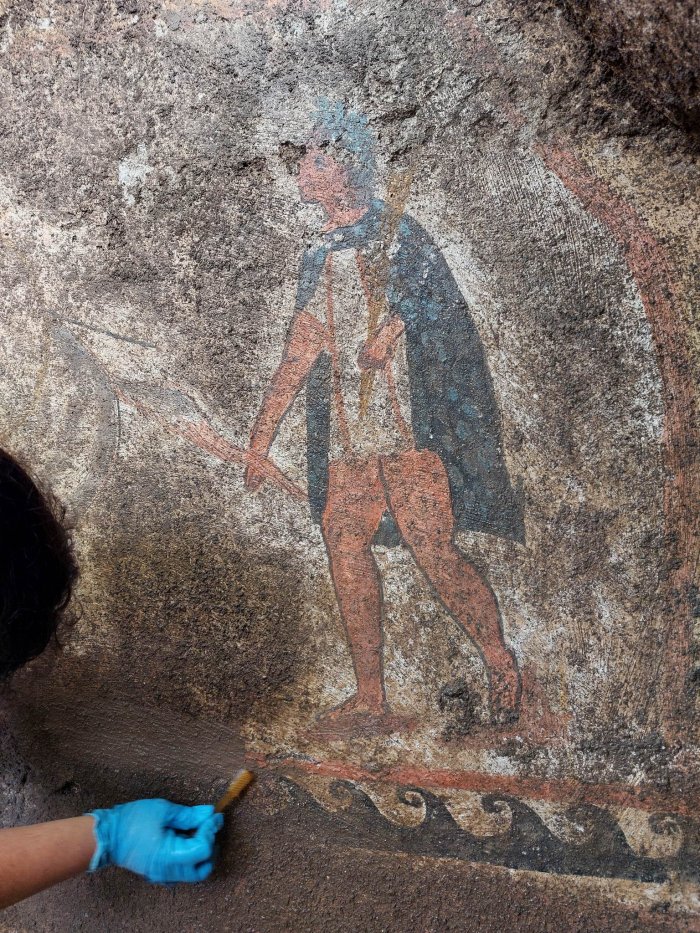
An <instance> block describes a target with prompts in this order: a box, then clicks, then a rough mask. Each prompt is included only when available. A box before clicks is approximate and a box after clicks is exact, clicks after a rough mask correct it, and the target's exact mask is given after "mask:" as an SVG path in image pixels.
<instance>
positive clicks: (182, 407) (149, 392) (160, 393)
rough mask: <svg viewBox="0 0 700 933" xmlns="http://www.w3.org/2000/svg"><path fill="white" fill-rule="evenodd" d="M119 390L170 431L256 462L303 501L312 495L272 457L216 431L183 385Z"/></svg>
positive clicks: (227, 456)
mask: <svg viewBox="0 0 700 933" xmlns="http://www.w3.org/2000/svg"><path fill="white" fill-rule="evenodd" d="M115 392H116V395H117V398H118V399H119V400H120V401H121V402H123V403H124V404H125V405H128V406H129V407H131V408H135V409H136V411H139V412H141V414H144V415H147V416H148V417H150V418H152V419H153V420H154V421H156V422H157V423H158V424H160V425H162V427H164V428H165V430H166V431H168V432H169V433H170V434H175V435H177V436H178V437H182V438H184V439H185V440H187V441H189V442H190V443H191V444H194V445H195V446H196V447H199V448H200V449H201V450H204V451H206V452H207V453H209V454H212V455H213V456H214V457H218V458H219V460H224V461H225V462H227V463H238V464H241V465H242V466H254V467H255V469H256V470H257V471H258V472H259V473H261V474H262V475H263V476H264V477H265V479H266V480H269V481H270V482H272V483H275V485H277V486H279V487H280V489H283V490H284V491H285V492H286V493H289V495H290V496H292V498H294V499H298V500H302V501H303V500H305V499H307V498H308V497H307V494H306V491H305V490H304V489H302V488H301V486H298V485H297V484H296V483H295V482H293V481H292V480H291V479H289V477H288V476H287V475H286V474H285V473H283V472H282V470H280V468H279V467H278V466H277V464H276V463H274V462H273V461H272V460H270V458H269V457H266V456H264V454H260V453H258V452H257V451H255V450H250V449H248V448H244V447H238V446H237V445H236V444H232V443H231V442H230V441H227V440H226V438H225V437H223V436H222V435H221V434H219V433H218V432H217V431H215V430H214V428H212V426H211V425H210V424H209V421H208V420H207V418H206V416H205V415H204V413H203V412H202V410H201V408H200V407H199V406H198V405H197V403H196V402H195V401H193V399H191V398H190V396H189V395H186V394H185V393H184V392H182V391H181V390H180V389H160V388H155V387H152V386H148V385H144V384H143V383H138V382H131V383H122V384H121V385H120V386H119V387H115ZM159 403H160V406H161V407H166V408H170V409H171V412H172V413H171V414H170V415H169V416H168V415H167V414H165V413H164V412H163V411H162V410H159V407H157V406H158V404H159ZM173 408H174V409H175V411H174V412H173V411H172V410H173Z"/></svg>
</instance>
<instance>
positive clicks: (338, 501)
mask: <svg viewBox="0 0 700 933" xmlns="http://www.w3.org/2000/svg"><path fill="white" fill-rule="evenodd" d="M385 508H386V499H385V493H384V488H383V486H382V482H381V478H380V475H379V461H378V459H377V458H376V457H372V458H370V459H362V460H347V461H335V462H334V463H331V464H330V470H329V480H328V498H327V502H326V509H325V511H324V513H323V521H322V529H323V538H324V541H325V542H326V548H327V550H328V558H329V562H330V568H331V576H332V578H333V585H334V587H335V592H336V596H337V598H338V606H339V608H340V615H341V617H342V620H343V624H344V625H345V631H346V632H347V637H348V644H349V646H350V653H351V655H352V661H353V666H354V668H355V677H356V679H357V693H356V694H355V695H354V696H352V697H351V698H350V699H349V700H347V701H346V702H345V703H344V704H343V705H342V707H340V708H339V709H338V710H337V711H335V714H331V715H338V714H341V713H351V712H357V713H369V714H380V713H382V712H383V711H384V709H385V693H384V673H383V667H382V592H381V581H380V577H379V570H378V569H377V565H376V563H375V561H374V557H373V556H372V550H371V543H372V538H373V537H374V534H375V532H376V530H377V528H378V527H379V522H380V521H381V518H382V514H383V512H384V509H385Z"/></svg>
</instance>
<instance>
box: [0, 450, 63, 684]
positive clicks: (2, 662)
mask: <svg viewBox="0 0 700 933" xmlns="http://www.w3.org/2000/svg"><path fill="white" fill-rule="evenodd" d="M64 517H65V512H64V509H63V508H62V507H61V506H60V504H59V503H58V502H57V501H56V500H55V499H54V497H53V496H52V495H51V494H50V493H48V492H44V491H42V489H41V488H40V486H39V484H38V483H37V482H36V481H35V480H34V479H33V478H32V476H31V474H30V473H29V471H28V470H26V469H25V468H24V467H23V466H22V465H21V464H20V463H19V462H18V461H17V460H16V459H15V458H14V457H12V456H11V455H10V454H9V453H7V452H6V451H3V450H1V449H0V680H2V679H4V678H6V677H8V676H9V675H10V674H12V673H13V671H16V670H17V668H19V667H21V666H22V665H23V664H26V663H27V661H31V659H32V658H35V657H36V656H37V655H39V654H41V652H42V651H43V650H44V648H46V646H47V645H48V643H49V641H50V640H51V638H52V637H53V636H54V635H55V634H56V632H57V630H58V627H59V625H60V623H61V621H62V619H63V616H64V613H65V610H66V607H67V606H68V603H69V602H70V598H71V592H72V589H73V584H74V583H75V580H76V578H77V575H78V568H77V565H76V563H75V559H74V556H73V547H72V541H71V536H70V532H69V531H68V529H67V527H66V525H65V524H64Z"/></svg>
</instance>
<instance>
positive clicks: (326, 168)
mask: <svg viewBox="0 0 700 933" xmlns="http://www.w3.org/2000/svg"><path fill="white" fill-rule="evenodd" d="M298 182H299V189H300V192H301V195H302V197H303V199H304V200H305V201H311V202H314V203H318V204H320V205H321V206H322V207H323V209H324V211H325V213H326V215H327V224H326V226H325V230H326V231H329V230H334V229H337V228H340V227H346V226H348V225H350V224H353V223H355V222H357V221H358V220H359V219H360V218H361V217H362V216H363V214H364V213H365V211H366V207H364V206H362V202H361V192H358V191H355V190H353V188H352V186H351V184H350V181H349V178H348V174H347V172H346V170H345V168H344V167H343V166H342V165H340V164H339V163H338V162H337V161H336V160H335V159H334V158H333V157H332V156H330V155H328V154H327V153H326V152H324V151H322V150H321V149H319V148H316V147H312V148H310V149H309V150H308V151H307V153H306V155H305V156H304V158H303V159H302V161H301V163H300V168H299V176H298ZM331 262H332V254H330V256H329V259H328V263H331ZM329 300H332V298H330V299H329ZM402 331H403V323H402V322H401V320H400V319H399V318H397V317H396V316H390V317H389V318H388V319H387V320H386V321H385V322H384V323H383V324H382V325H380V326H379V328H378V329H377V331H376V332H375V334H374V335H373V336H372V337H371V338H370V339H369V340H368V341H367V342H366V344H365V346H364V347H363V349H362V351H361V352H360V354H359V358H358V365H359V367H360V369H362V370H365V371H367V370H372V369H375V370H376V369H383V368H385V367H386V366H388V365H389V364H390V363H391V360H392V356H393V353H394V351H395V348H396V345H397V342H398V340H399V337H400V336H401V333H402ZM333 342H334V341H333V334H332V332H331V329H330V327H329V326H326V325H323V324H321V323H320V322H319V321H318V320H317V319H316V318H315V317H313V315H311V314H309V313H308V312H306V311H301V312H300V313H298V314H297V316H296V318H295V319H294V321H293V323H292V326H291V328H290V331H289V334H288V337H287V342H286V345H285V349H284V353H283V356H282V361H281V362H280V365H279V367H278V369H277V371H276V373H275V375H274V376H273V379H272V382H271V384H270V387H269V389H268V391H267V393H266V395H265V399H264V401H263V404H262V408H261V410H260V413H259V415H258V418H257V420H256V422H255V425H254V427H253V431H252V434H251V442H250V447H251V450H252V451H254V452H256V453H258V454H261V455H263V456H265V455H267V453H268V451H269V449H270V446H271V444H272V441H273V439H274V436H275V432H276V430H277V427H278V425H279V423H280V421H281V419H282V418H283V417H284V415H285V413H286V412H287V410H288V409H289V407H290V405H291V404H292V402H293V400H294V398H295V397H296V395H297V393H298V392H299V390H300V389H301V387H302V386H303V384H304V382H305V381H306V379H307V377H308V375H309V373H310V372H311V369H312V367H313V365H314V363H315V361H316V359H317V357H318V355H319V354H320V353H321V352H322V351H324V350H327V351H328V352H329V353H331V355H332V354H333ZM341 431H342V425H341ZM265 478H266V477H265V476H264V475H263V473H262V472H261V471H260V470H259V469H257V468H256V466H255V465H254V464H251V465H249V466H248V468H247V471H246V484H247V486H248V488H249V489H251V490H255V489H258V488H259V487H260V486H261V485H262V483H263V482H264V481H265ZM387 509H388V510H389V511H390V512H391V514H392V515H393V517H394V519H395V521H396V525H397V527H398V528H399V531H400V532H401V536H402V538H403V541H404V543H405V544H406V545H407V547H408V548H409V549H410V551H411V553H412V554H413V557H414V559H415V561H416V563H417V565H418V566H419V567H420V569H421V570H422V571H423V573H424V575H425V577H426V579H427V580H428V581H429V583H430V584H431V585H432V587H433V589H434V591H435V594H436V596H437V598H438V599H439V600H440V602H441V603H442V605H443V606H445V608H446V609H447V610H448V611H449V613H450V614H451V616H452V617H453V619H454V620H455V621H456V622H457V623H458V624H459V625H460V626H461V627H462V629H463V630H464V632H465V634H466V635H468V636H469V638H470V639H471V640H472V641H473V642H474V643H475V644H476V646H477V648H478V649H479V651H480V653H481V657H482V659H483V661H484V664H485V666H486V669H487V672H488V675H489V687H490V703H491V712H492V715H493V717H494V719H495V720H497V721H503V720H509V719H513V718H515V717H517V712H518V703H519V693H520V678H519V674H518V670H517V667H516V664H515V660H514V657H513V655H512V653H511V651H510V650H509V649H508V648H507V647H506V645H505V642H504V640H503V633H502V630H501V622H500V615H499V611H498V605H497V603H496V599H495V597H494V595H493V593H492V592H491V589H490V587H489V586H488V584H487V583H486V582H485V581H484V580H483V578H482V577H481V576H480V575H479V573H478V572H477V570H476V569H475V568H474V567H473V566H472V564H470V563H469V562H468V561H467V560H466V559H465V557H464V555H463V554H462V553H461V551H460V550H459V549H458V548H457V547H456V545H455V543H454V516H453V511H452V502H451V498H450V488H449V483H448V478H447V473H446V471H445V467H444V466H443V464H442V461H441V460H440V458H439V457H438V456H437V455H436V454H434V453H433V452H431V451H428V450H416V449H408V450H405V451H403V452H401V453H397V454H391V455H387V456H370V457H356V456H346V457H343V458H341V459H339V460H335V461H333V462H331V464H330V469H329V482H328V494H327V502H326V507H325V511H324V514H323V518H322V530H323V537H324V541H325V544H326V548H327V550H328V557H329V562H330V569H331V575H332V578H333V584H334V586H335V592H336V596H337V599H338V605H339V608H340V613H341V616H342V620H343V624H344V626H345V631H346V634H347V638H348V643H349V647H350V652H351V655H352V660H353V665H354V669H355V677H356V680H357V692H356V693H355V694H354V695H353V696H351V697H350V698H349V699H348V700H347V701H346V702H345V703H343V704H342V705H341V706H340V707H339V708H338V709H336V710H333V711H331V712H330V713H329V714H327V717H325V718H327V719H330V720H331V721H342V720H343V719H349V721H350V722H352V721H353V720H354V719H356V718H357V717H371V718H373V719H374V718H378V719H380V718H381V717H382V716H384V715H386V714H387V713H388V709H387V704H386V694H385V689H384V676H383V650H382V648H383V645H382V642H383V633H382V615H383V612H382V592H381V580H380V576H379V571H378V568H377V565H376V562H375V560H374V557H373V555H372V539H373V537H374V535H375V533H376V531H377V528H378V527H379V523H380V521H381V518H382V515H383V514H384V512H385V511H386V510H387Z"/></svg>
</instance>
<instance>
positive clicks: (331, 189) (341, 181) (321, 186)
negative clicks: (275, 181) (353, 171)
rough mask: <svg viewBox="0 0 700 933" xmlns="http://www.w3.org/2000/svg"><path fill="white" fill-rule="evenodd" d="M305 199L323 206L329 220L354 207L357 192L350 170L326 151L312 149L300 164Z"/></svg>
mask: <svg viewBox="0 0 700 933" xmlns="http://www.w3.org/2000/svg"><path fill="white" fill-rule="evenodd" d="M297 182H298V185H299V191H300V193H301V196H302V199H303V200H304V201H306V202H307V203H310V204H320V205H322V207H323V208H324V209H325V211H326V213H327V214H328V215H329V216H333V215H334V214H336V213H338V211H343V210H348V209H351V208H352V207H354V206H355V205H356V204H357V201H358V192H357V191H356V190H355V189H354V188H353V185H352V183H351V180H350V176H349V174H348V170H347V168H346V167H345V166H344V165H342V164H341V163H340V162H338V160H337V159H335V158H334V156H333V155H332V154H331V153H330V152H329V151H328V150H327V149H322V148H320V147H319V146H315V145H312V146H310V147H309V149H307V151H306V154H305V155H304V157H303V158H302V160H301V162H300V163H299V174H298V176H297Z"/></svg>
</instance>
